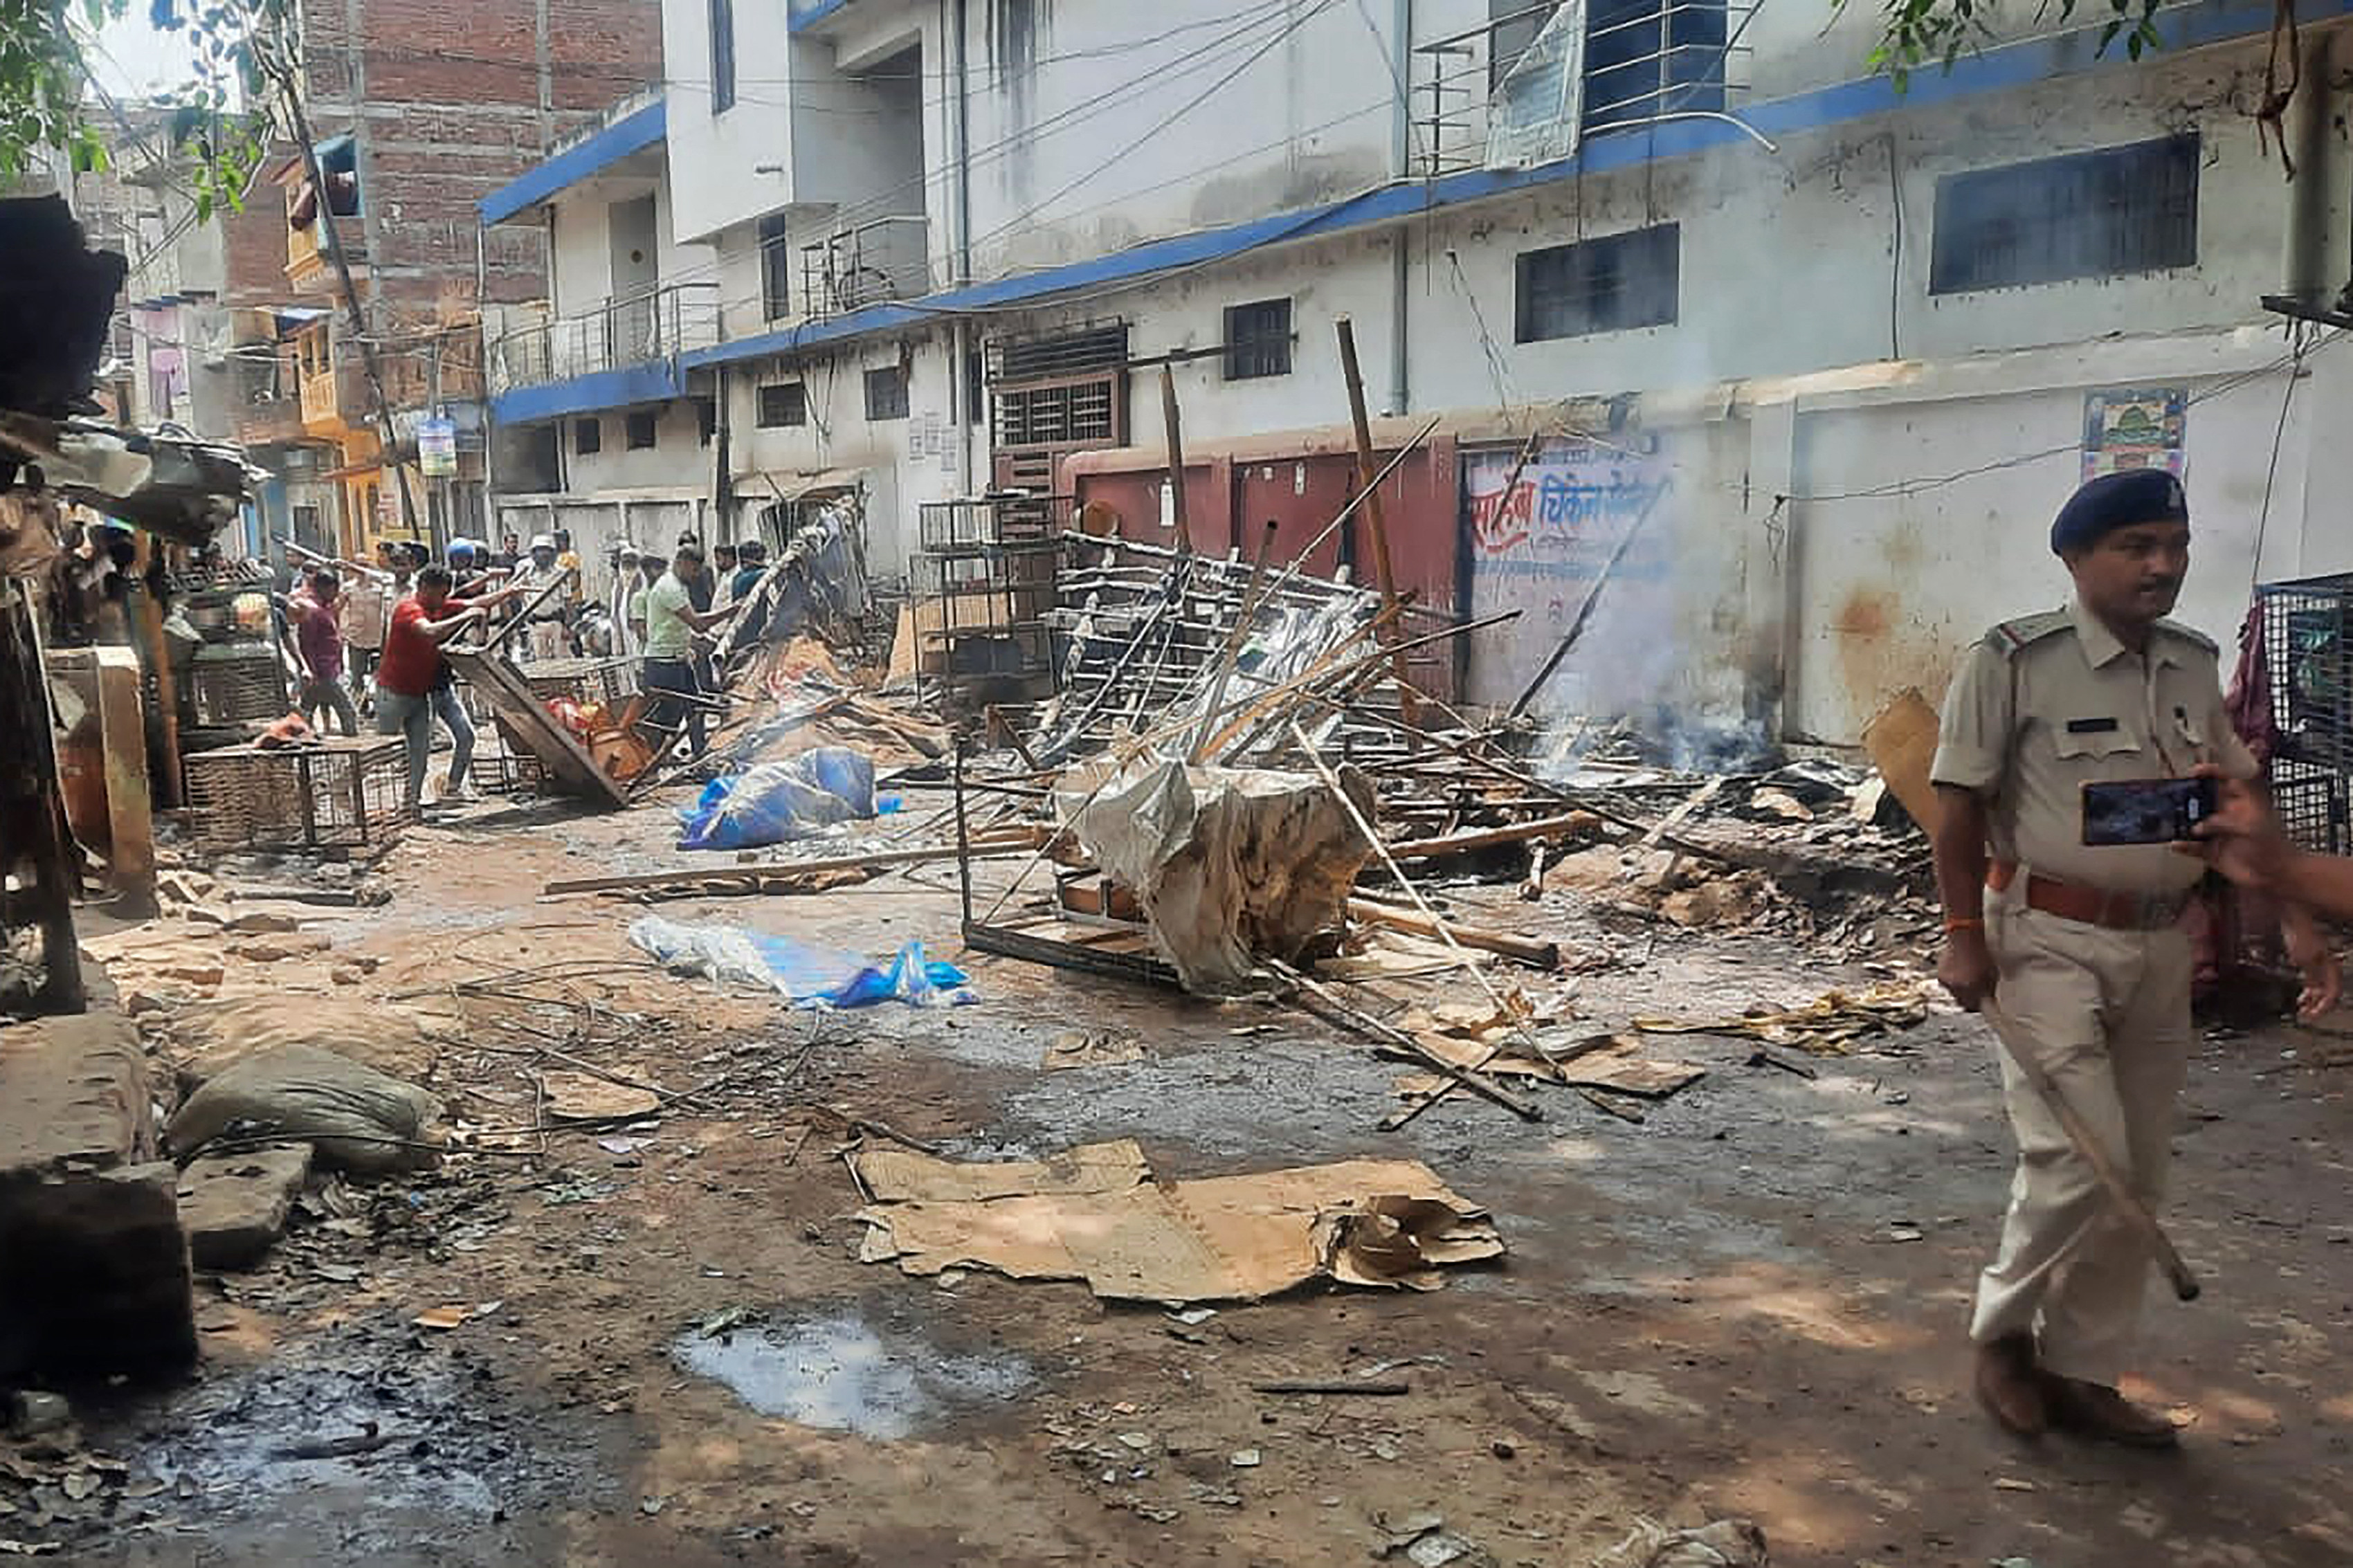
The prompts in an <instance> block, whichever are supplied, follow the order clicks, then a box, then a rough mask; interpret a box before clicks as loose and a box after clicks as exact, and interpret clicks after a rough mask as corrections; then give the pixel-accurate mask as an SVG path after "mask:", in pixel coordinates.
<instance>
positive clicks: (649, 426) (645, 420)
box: [621, 409, 660, 452]
mask: <svg viewBox="0 0 2353 1568" xmlns="http://www.w3.org/2000/svg"><path fill="white" fill-rule="evenodd" d="M656 420H657V416H656V415H655V414H654V412H653V411H652V410H650V409H648V410H645V411H643V412H641V413H637V414H632V415H629V416H627V417H626V418H625V419H624V420H623V421H622V425H621V436H622V443H623V445H625V446H627V447H628V449H629V450H630V451H632V452H642V451H644V450H645V449H646V448H647V447H650V446H652V445H653V444H654V443H655V442H656V441H657V440H659V438H660V437H659V432H658V431H657V430H656V428H655V426H656Z"/></svg>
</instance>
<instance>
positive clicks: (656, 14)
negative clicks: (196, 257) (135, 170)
mask: <svg viewBox="0 0 2353 1568" xmlns="http://www.w3.org/2000/svg"><path fill="white" fill-rule="evenodd" d="M300 25H301V42H302V58H303V65H304V81H305V93H304V109H305V111H306V114H307V117H308V120H309V122H310V129H311V135H312V137H313V139H314V142H315V143H316V144H317V146H318V147H319V149H320V151H321V155H322V162H323V163H324V164H325V166H326V168H327V172H328V174H329V176H330V179H331V181H332V180H334V179H335V178H336V177H337V176H338V175H339V174H345V173H347V174H349V175H350V176H351V177H352V180H353V186H352V189H351V193H350V196H349V202H348V207H349V210H346V206H345V205H338V206H337V208H336V216H335V226H336V239H337V242H338V243H339V244H341V245H342V246H343V249H344V252H345V255H346V257H347V258H348V259H349V260H350V262H351V271H352V275H353V282H354V285H355V286H356V289H357V290H358V292H359V295H360V297H361V300H362V304H363V308H364V311H365V315H366V319H367V321H368V330H369V338H370V341H371V343H372V346H373V347H374V349H375V365H376V374H377V376H378V378H379V380H380V381H381V383H382V384H383V386H384V389H385V396H386V400H387V401H388V402H389V404H390V405H391V407H392V416H393V426H394V442H393V448H392V451H391V453H390V458H391V461H390V462H389V463H387V461H386V453H385V443H384V440H383V435H382V421H381V419H380V418H379V417H378V415H377V412H376V407H375V393H374V391H373V389H372V387H371V386H370V384H369V383H368V381H367V379H366V377H365V375H364V371H363V366H362V365H361V363H360V355H359V353H358V345H357V344H356V343H354V342H353V341H352V333H351V331H350V327H349V322H348V320H347V317H346V314H345V311H344V305H343V295H342V284H341V279H340V277H339V275H338V273H337V270H336V268H334V267H333V266H332V253H330V252H327V251H325V250H323V249H322V239H323V235H322V226H320V225H318V224H316V223H315V222H313V223H312V224H311V225H310V226H307V227H298V226H296V221H295V219H296V218H297V217H298V216H301V202H302V199H303V197H304V196H305V195H306V193H307V192H308V187H309V177H308V168H307V165H306V163H305V161H304V160H303V159H302V157H301V153H300V149H299V148H297V147H294V146H289V147H288V148H286V149H285V151H284V153H283V155H282V156H281V157H280V158H279V159H278V161H277V163H275V165H274V169H275V173H276V175H277V178H278V182H279V185H280V190H281V194H282V199H281V200H271V199H269V198H268V197H267V196H265V195H260V194H259V193H257V195H256V197H255V203H254V205H255V206H256V207H257V208H258V209H259V210H262V211H264V212H267V213H269V214H271V215H273V217H272V221H273V222H274V223H275V225H276V228H275V234H274V237H273V238H271V239H270V240H269V241H268V242H266V243H262V242H259V240H258V239H257V237H255V236H254V235H253V234H252V233H251V232H250V231H249V229H248V219H249V217H250V214H248V215H247V216H244V217H239V218H237V219H235V220H233V221H234V223H235V224H236V226H237V234H236V236H235V237H234V238H233V240H232V244H231V250H232V256H233V259H232V261H231V271H232V274H233V275H234V279H235V283H234V286H233V291H234V292H236V293H237V295H238V296H239V299H240V302H253V303H259V302H261V301H262V300H264V299H269V300H274V301H275V302H276V303H277V304H279V305H280V306H281V307H290V308H291V309H290V310H288V311H282V312H281V314H280V318H279V320H280V325H281V329H282V331H281V337H282V339H283V342H284V347H285V351H286V354H287V360H288V365H289V370H290V380H291V382H292V384H294V385H295V386H296V387H297V388H299V409H298V410H297V413H298V416H299V430H300V438H301V442H302V443H305V444H307V445H309V446H310V447H311V450H310V451H308V452H301V451H297V452H293V453H290V455H289V459H288V461H287V462H286V464H285V465H284V467H285V469H286V471H287V474H288V482H289V484H290V485H292V484H294V483H297V482H298V481H297V480H296V479H294V478H293V476H294V475H295V474H297V473H303V474H308V475H311V476H315V479H312V480H311V482H312V483H313V484H314V485H321V486H324V487H327V488H326V489H324V490H323V492H322V491H319V490H313V491H312V492H311V495H310V497H309V499H308V500H307V501H306V502H303V503H297V502H295V501H293V500H292V499H291V491H290V492H289V500H288V510H289V512H290V514H292V512H293V510H294V507H295V506H296V505H297V504H301V505H302V506H303V507H304V510H305V514H306V515H305V516H303V517H297V518H295V519H294V521H309V520H317V521H316V526H317V527H318V529H319V531H321V533H322V535H324V536H331V537H332V540H333V541H334V542H336V543H338V544H339V545H340V546H341V548H342V549H343V551H344V552H347V553H353V554H360V553H364V552H368V551H370V550H371V549H372V548H373V546H374V543H375V541H376V540H378V539H380V538H384V537H386V536H392V537H403V538H406V537H418V538H424V539H427V540H429V541H433V542H439V541H441V540H444V539H446V538H448V536H449V535H451V534H455V533H461V532H462V533H473V534H482V533H487V532H488V531H489V526H488V521H487V520H488V516H489V509H488V505H487V498H486V480H487V477H488V475H487V467H486V464H487V457H486V453H485V450H484V442H483V431H484V429H485V427H486V422H485V420H484V418H483V415H482V393H483V385H482V363H483V359H482V321H481V311H482V307H483V306H484V305H485V304H486V303H487V304H490V305H492V306H497V305H505V304H518V303H522V302H526V301H530V300H541V299H544V298H546V296H547V293H548V287H549V285H548V271H547V268H548V258H547V250H546V244H545V239H544V237H543V235H541V234H539V233H537V232H533V231H524V230H516V231H511V232H505V233H501V234H498V235H495V236H491V237H485V236H484V235H483V233H482V229H481V226H480V218H479V214H478V210H477V207H476V205H475V204H476V203H477V202H478V201H479V200H480V198H481V197H482V196H483V195H485V194H487V193H488V192H490V191H492V190H495V189H497V188H498V187H499V186H500V185H501V184H505V183H506V182H507V181H509V180H511V179H512V178H513V177H514V176H515V175H516V174H520V173H522V171H523V170H525V169H528V168H530V167H532V166H533V164H535V163H539V162H540V161H541V160H542V159H543V158H544V157H545V156H546V155H547V154H548V153H549V152H550V151H551V150H552V149H553V148H554V146H555V144H556V143H557V142H560V141H561V140H562V139H563V138H564V137H565V135H567V134H568V133H570V132H573V131H575V129H577V128H579V127H580V126H582V125H584V124H586V123H587V122H589V121H593V120H594V119H595V118H596V115H597V114H598V113H599V112H600V111H601V110H603V109H604V107H605V106H606V105H607V104H609V103H610V102H611V101H612V100H614V99H615V98H617V97H619V96H621V95H623V94H626V93H628V92H630V91H632V90H634V89H638V88H640V87H644V86H646V85H649V84H651V83H655V82H658V81H659V80H660V79H661V74H662V68H661V8H660V5H659V0H304V3H303V4H302V5H301V24H300ZM257 249H259V250H261V251H266V252H268V255H267V257H263V256H260V255H258V254H256V252H257ZM269 268H274V269H275V277H274V279H273V278H270V277H269V276H267V272H268V270H269ZM248 287H249V288H251V289H254V290H255V291H256V293H255V294H253V295H248V294H247V293H246V290H247V289H248ZM303 310H311V311H324V312H326V313H325V314H322V315H318V316H315V317H312V318H310V319H308V320H301V319H296V313H298V312H301V311H303ZM426 416H435V417H439V418H448V419H451V420H453V421H454V422H455V424H456V426H457V428H458V440H459V463H458V471H457V473H456V474H455V475H453V476H433V477H428V476H427V475H425V474H424V473H423V472H422V471H421V470H420V469H419V468H417V464H416V458H417V451H416V443H417V423H418V421H419V420H420V419H421V418H424V417H426ZM329 510H332V511H333V512H334V513H336V514H337V515H336V516H335V517H334V518H333V519H332V520H329V519H327V518H325V516H324V514H325V513H326V512H327V511H329ZM294 531H295V532H297V533H298V534H299V533H301V532H302V531H303V530H302V529H301V528H299V527H298V528H296V529H295V530H294Z"/></svg>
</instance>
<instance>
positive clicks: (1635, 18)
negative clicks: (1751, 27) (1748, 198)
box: [1413, 0, 1758, 177]
mask: <svg viewBox="0 0 2353 1568" xmlns="http://www.w3.org/2000/svg"><path fill="white" fill-rule="evenodd" d="M1757 4H1758V0H1588V3H1587V4H1585V5H1577V6H1572V5H1560V4H1535V5H1526V6H1524V7H1521V8H1520V9H1518V10H1515V11H1512V12H1510V13H1508V14H1506V15H1504V16H1496V17H1493V19H1491V20H1489V21H1487V22H1485V23H1482V24H1481V25H1480V26H1475V27H1472V28H1469V29H1466V30H1465V31H1462V32H1460V33H1455V34H1452V35H1451V36H1449V37H1443V38H1437V39H1433V40H1431V41H1430V42H1429V43H1425V44H1419V45H1417V46H1415V49H1414V64H1413V73H1414V77H1415V80H1414V83H1413V100H1414V116H1415V125H1416V135H1415V142H1416V163H1417V164H1418V171H1419V173H1420V174H1423V175H1425V176H1429V177H1436V176H1438V175H1442V174H1454V173H1458V172H1460V171H1461V170H1464V169H1470V168H1476V167H1480V166H1482V165H1484V166H1486V167H1490V168H1506V167H1525V166H1528V165H1532V164H1536V163H1550V162H1553V161H1555V160H1556V159H1560V158H1566V157H1567V156H1569V155H1570V154H1571V153H1575V152H1576V151H1577V146H1578V144H1579V142H1581V141H1582V140H1583V139H1584V138H1585V137H1586V136H1587V135H1589V134H1591V133H1594V132H1602V131H1610V130H1615V129H1618V128H1620V127H1622V126H1629V125H1654V124H1659V123H1662V122H1664V121H1675V120H1698V119H1708V120H1726V119H1732V116H1731V115H1730V113H1729V112H1728V111H1729V110H1734V109H1736V108H1737V107H1738V106H1739V105H1740V103H1741V101H1742V100H1744V99H1745V97H1746V82H1747V80H1748V76H1749V70H1748V60H1749V57H1750V54H1751V53H1752V51H1751V49H1750V47H1748V46H1747V45H1745V44H1743V43H1742V42H1741V38H1742V36H1743V35H1744V34H1745V33H1746V31H1747V24H1748V18H1749V16H1751V15H1752V14H1753V13H1754V12H1755V11H1756V9H1757ZM1733 122H1734V123H1735V124H1738V123H1739V121H1736V120H1734V121H1733ZM1750 134H1752V135H1754V134H1756V133H1755V132H1750Z"/></svg>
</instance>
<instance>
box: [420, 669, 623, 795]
mask: <svg viewBox="0 0 2353 1568" xmlns="http://www.w3.org/2000/svg"><path fill="white" fill-rule="evenodd" d="M441 653H442V657H443V658H447V659H448V661H449V664H450V667H451V668H454V669H455V670H457V672H458V673H459V675H460V676H462V677H464V678H465V679H466V682H467V683H468V684H469V685H470V686H472V687H473V689H475V690H477V691H479V692H480V693H481V694H482V700H484V701H486V702H488V703H489V704H490V705H491V711H492V712H493V713H495V714H496V715H498V717H499V718H500V719H501V720H503V721H505V723H506V726H507V728H508V730H509V731H511V732H512V734H513V736H514V737H515V738H516V739H518V740H520V741H522V743H523V745H524V747H525V749H527V750H528V751H529V752H531V754H532V755H533V756H534V757H536V758H538V759H539V763H540V766H542V767H543V768H544V769H546V770H547V776H548V778H549V780H550V781H551V782H553V783H554V784H558V785H560V786H562V787H563V788H564V789H565V790H566V791H567V792H568V793H570V794H573V795H579V796H580V797H581V798H583V799H585V800H586V801H587V802H588V803H589V804H590V805H598V806H602V807H604V808H605V809H606V810H607V811H617V810H619V809H620V808H621V807H622V806H624V805H628V795H627V794H625V793H624V792H623V790H622V788H621V786H620V785H619V784H617V783H615V782H614V780H613V778H612V776H611V775H610V774H608V773H606V772H605V770H604V769H603V768H601V767H598V766H597V765H596V758H594V757H592V756H590V755H589V754H588V749H587V748H586V746H583V745H582V744H581V743H580V741H579V738H578V737H577V736H575V735H574V734H573V733H572V731H569V730H567V729H565V727H564V726H563V725H562V724H559V723H557V722H556V721H555V716H554V714H552V713H550V712H549V711H548V710H547V705H546V704H545V703H543V702H542V701H541V700H539V699H538V698H537V697H535V696H533V695H532V689H531V687H530V686H529V685H528V684H526V683H525V682H524V680H523V678H522V674H521V672H519V671H518V670H517V669H516V668H515V667H514V666H513V665H512V664H510V663H509V662H508V661H507V660H506V659H505V658H501V656H500V655H498V654H495V653H490V652H482V651H474V650H470V649H466V648H459V647H444V648H443V649H442V650H441Z"/></svg>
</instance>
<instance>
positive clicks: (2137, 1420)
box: [2043, 1373, 2181, 1448]
mask: <svg viewBox="0 0 2353 1568" xmlns="http://www.w3.org/2000/svg"><path fill="white" fill-rule="evenodd" d="M2043 1398H2044V1400H2045V1402H2046V1404H2047V1406H2048V1408H2049V1410H2050V1412H2051V1420H2052V1425H2054V1426H2059V1427H2061V1428H2063V1430H2066V1431H2069V1432H2073V1433H2075V1434H2076V1435H2078V1436H2084V1437H2096V1438H2099V1439H2100V1440H2101V1441H2103V1442H2108V1443H2122V1444H2124V1445H2125V1446H2126V1447H2132V1448H2172V1447H2179V1446H2180V1442H2181V1432H2180V1429H2179V1428H2178V1427H2177V1426H2174V1424H2173V1423H2172V1422H2170V1421H2168V1420H2167V1419H2166V1418H2165V1417H2164V1416H2163V1415H2158V1413H2157V1412H2156V1411H2154V1410H2147V1409H2144V1408H2142V1407H2141V1406H2140V1405H2135V1404H2134V1403H2133V1402H2132V1401H2131V1400H2129V1399H2126V1397H2125V1396H2124V1395H2123V1394H2118V1393H2117V1392H2116V1390H2115V1389H2113V1388H2109V1387H2106V1386H2105V1385H2104V1384H2096V1383H2085V1382H2084V1381H2083V1380H2082V1379H2080V1378H2073V1377H2061V1376H2059V1375H2057V1374H2056V1373H2045V1374H2044V1388H2043Z"/></svg>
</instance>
